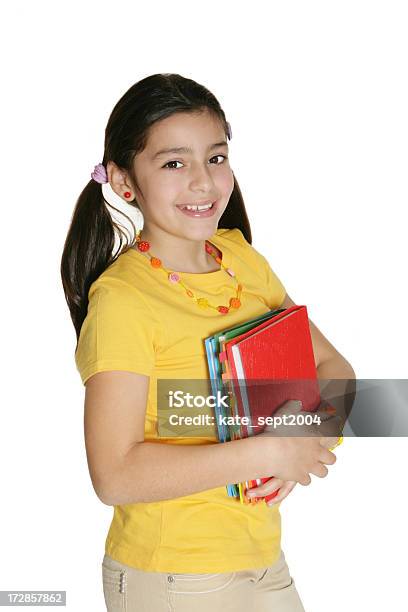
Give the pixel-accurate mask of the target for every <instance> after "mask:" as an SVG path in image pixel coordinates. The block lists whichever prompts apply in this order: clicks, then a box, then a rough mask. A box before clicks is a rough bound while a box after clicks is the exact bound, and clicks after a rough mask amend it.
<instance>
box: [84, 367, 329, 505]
mask: <svg viewBox="0 0 408 612" xmlns="http://www.w3.org/2000/svg"><path fill="white" fill-rule="evenodd" d="M148 389H149V377H148V376H145V375H142V374H136V373H133V372H127V371H109V372H98V373H97V374H94V375H93V376H91V377H90V378H89V379H88V381H87V382H86V394H85V419H84V424H85V443H86V452H87V458H88V465H89V470H90V475H91V479H92V483H93V486H94V489H95V492H96V494H97V495H98V497H99V499H100V500H101V501H102V502H104V503H105V504H108V505H118V504H131V503H138V502H153V501H159V500H165V499H172V498H175V497H182V496H184V495H191V494H193V493H198V492H200V491H204V490H207V489H212V488H215V487H220V486H224V485H226V484H228V483H234V482H244V481H245V480H251V479H255V478H263V477H266V476H270V475H271V474H273V475H276V476H277V477H279V478H282V479H283V480H296V481H297V482H300V483H301V484H305V485H307V484H310V477H309V472H312V473H314V474H316V475H317V476H319V477H323V476H325V475H326V474H327V468H325V466H324V465H323V462H324V463H334V461H335V459H336V458H335V455H333V454H332V453H330V452H329V451H328V450H326V449H325V448H324V447H323V446H321V445H320V444H319V439H318V438H316V437H315V438H290V437H289V438H277V437H275V438H274V437H270V436H265V435H263V434H261V435H258V436H254V437H251V438H245V439H242V440H235V441H231V442H225V443H223V444H198V445H182V444H171V443H161V442H160V441H157V442H155V441H154V442H145V441H144V433H145V412H146V404H147V396H148ZM296 440H297V442H296ZM289 466H290V467H289Z"/></svg>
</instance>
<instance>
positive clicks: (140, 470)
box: [103, 437, 274, 505]
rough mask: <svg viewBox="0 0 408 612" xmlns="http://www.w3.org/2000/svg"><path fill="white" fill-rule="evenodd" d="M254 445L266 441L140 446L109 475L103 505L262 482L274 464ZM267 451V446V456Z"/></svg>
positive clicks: (151, 443) (135, 501)
mask: <svg viewBox="0 0 408 612" xmlns="http://www.w3.org/2000/svg"><path fill="white" fill-rule="evenodd" d="M259 444H261V445H262V444H265V441H264V440H260V439H258V440H256V439H255V437H252V438H245V439H242V440H234V441H231V442H224V443H213V444H198V445H182V444H166V443H159V442H140V443H138V444H136V445H134V446H133V447H132V448H131V450H130V451H129V452H128V454H127V455H126V456H125V457H124V460H123V462H122V464H121V466H120V467H119V468H118V469H117V470H116V473H115V474H114V475H113V476H112V478H111V484H110V485H109V493H108V494H107V495H106V496H105V499H104V500H103V501H105V503H107V504H109V505H117V504H131V503H138V502H152V501H160V500H165V499H172V498H175V497H182V496H184V495H191V494H193V493H198V492H200V491H204V490H206V489H212V488H215V487H220V486H223V485H224V486H225V485H226V484H228V483H238V482H243V481H245V480H250V479H254V478H261V477H262V476H264V475H265V473H266V472H267V471H268V470H270V471H271V472H272V473H273V463H274V461H273V457H271V456H269V457H268V458H267V461H265V458H264V457H263V455H262V452H260V447H259V446H257V448H255V445H259ZM270 448H271V446H270V443H269V444H268V449H267V450H268V452H269V455H270V454H271V451H270ZM261 457H262V459H261ZM265 463H267V465H268V467H266V465H265Z"/></svg>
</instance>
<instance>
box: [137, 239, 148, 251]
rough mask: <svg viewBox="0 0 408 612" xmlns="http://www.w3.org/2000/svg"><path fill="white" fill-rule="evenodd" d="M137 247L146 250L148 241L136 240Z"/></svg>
mask: <svg viewBox="0 0 408 612" xmlns="http://www.w3.org/2000/svg"><path fill="white" fill-rule="evenodd" d="M137 248H138V249H139V251H143V252H145V251H148V250H149V249H150V242H147V240H141V241H140V242H138V244H137Z"/></svg>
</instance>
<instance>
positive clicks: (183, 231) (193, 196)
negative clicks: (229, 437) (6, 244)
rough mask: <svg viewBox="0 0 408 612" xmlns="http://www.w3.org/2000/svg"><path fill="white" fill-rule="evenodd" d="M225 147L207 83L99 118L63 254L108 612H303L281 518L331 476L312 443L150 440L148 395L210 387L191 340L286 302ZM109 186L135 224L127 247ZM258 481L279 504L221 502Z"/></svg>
mask: <svg viewBox="0 0 408 612" xmlns="http://www.w3.org/2000/svg"><path fill="white" fill-rule="evenodd" d="M230 138H231V127H230V125H229V123H228V122H227V121H226V118H225V114H224V112H223V110H222V109H221V107H220V105H219V103H218V101H217V100H216V98H215V97H214V96H213V95H212V94H211V93H210V92H209V91H208V90H207V89H206V88H205V87H203V86H202V85H200V84H198V83H196V82H195V81H193V80H190V79H186V78H183V77H182V76H180V75H177V74H156V75H152V76H149V77H146V78H145V79H143V80H141V81H139V82H138V83H136V84H135V85H133V86H132V87H131V88H130V89H129V90H128V91H127V92H126V93H125V94H124V95H123V96H122V98H121V99H120V100H119V101H118V103H117V104H116V106H115V107H114V109H113V111H112V113H111V115H110V118H109V120H108V124H107V127H106V132H105V149H104V155H103V159H102V162H101V164H98V165H97V166H96V167H95V170H94V172H93V173H92V179H91V180H90V181H89V183H88V184H87V185H86V187H85V188H84V190H83V191H82V193H81V195H80V197H79V199H78V202H77V204H76V207H75V210H74V214H73V218H72V222H71V226H70V228H69V232H68V235H67V239H66V242H65V246H64V252H63V256H62V262H61V273H62V281H63V286H64V292H65V295H66V299H67V302H68V306H69V309H70V313H71V317H72V321H73V323H74V327H75V330H76V335H77V347H76V353H75V359H76V364H77V367H78V370H79V373H80V375H81V379H82V382H83V384H84V385H85V442H86V452H87V458H88V465H89V470H90V476H91V479H92V483H93V486H94V489H95V492H96V494H97V495H98V497H99V498H100V500H101V501H102V502H103V503H105V504H108V505H112V506H113V507H114V513H113V518H112V523H111V525H110V529H109V532H108V534H107V538H106V544H105V555H104V558H103V562H102V576H103V587H104V595H105V601H106V605H107V609H108V611H119V610H128V611H130V610H148V611H149V612H155V611H159V610H160V611H164V610H174V611H177V612H178V611H180V612H181V611H187V610H188V611H189V612H190V611H191V610H195V612H200V611H204V610H206V611H207V610H209V609H212V610H223V611H224V612H225V611H227V610H234V611H235V612H237V611H244V610H245V611H247V610H248V609H254V610H257V611H258V612H259V611H261V610H273V611H275V612H283V611H289V610H290V611H291V612H296V611H300V610H303V606H302V604H301V601H300V599H299V596H298V593H297V590H296V587H295V583H294V581H293V578H292V577H291V576H290V573H289V570H288V566H287V564H286V561H285V557H284V554H283V551H282V550H281V546H280V541H281V523H280V514H279V503H280V502H281V501H282V499H284V497H285V496H286V495H287V494H288V493H289V492H290V491H291V490H292V489H293V487H294V485H295V483H296V482H299V483H301V484H303V485H307V484H309V483H310V481H311V478H310V474H315V475H316V476H318V477H324V476H326V474H327V472H328V470H327V467H326V466H325V464H326V465H329V464H333V463H334V462H335V459H336V458H335V455H334V454H333V453H331V452H330V451H329V450H328V449H327V448H326V447H325V445H324V444H323V443H322V441H321V439H319V438H318V437H299V438H294V437H292V438H291V437H288V438H277V437H270V436H268V435H264V434H261V435H259V436H255V437H252V438H248V439H242V440H235V441H230V442H226V443H223V444H217V440H216V438H215V437H214V438H205V437H203V438H200V437H191V438H188V437H172V438H165V437H160V436H159V435H158V419H157V395H156V394H157V391H156V387H157V381H158V380H159V379H191V380H193V379H207V378H208V371H207V361H206V355H205V349H204V342H203V340H204V338H206V337H208V336H209V335H212V334H213V333H214V332H217V331H219V330H220V329H223V328H226V327H230V326H234V325H236V324H238V323H240V322H243V321H246V320H248V319H250V318H253V317H255V316H258V315H261V314H263V313H266V312H268V311H269V310H270V309H275V308H278V307H280V306H281V305H282V304H283V303H284V300H286V299H289V298H288V296H286V291H285V288H284V286H283V284H282V283H281V282H280V280H279V279H278V277H277V276H276V275H275V273H274V272H273V270H272V269H271V267H270V266H269V264H268V262H267V260H266V259H265V258H264V257H263V256H262V255H261V254H260V253H259V252H258V251H257V250H256V249H255V248H254V247H253V246H252V238H251V230H250V225H249V221H248V217H247V214H246V210H245V206H244V201H243V198H242V195H241V191H240V189H239V186H238V182H237V179H236V177H235V176H234V173H233V171H232V169H231V166H230V163H229V144H228V140H229V139H230ZM104 183H109V185H110V187H111V188H112V189H113V190H114V192H115V193H116V194H117V195H118V196H119V197H121V198H122V199H123V201H124V202H126V203H128V204H130V205H131V206H134V207H136V208H138V209H139V211H140V212H141V213H142V215H143V229H142V231H141V232H140V231H139V232H137V233H136V236H135V240H133V241H132V242H131V243H126V244H125V246H123V239H124V237H125V234H124V232H123V229H122V227H121V226H120V225H119V224H118V223H117V222H115V221H114V220H113V219H112V216H111V214H110V212H109V207H111V205H110V204H109V203H108V202H107V200H106V199H105V197H104V193H103V184H104ZM115 236H116V237H117V236H119V237H120V247H119V249H118V250H117V251H116V252H115V253H113V250H114V244H115ZM316 337H317V336H316V335H315V336H314V338H315V339H316ZM322 338H323V337H322V336H319V339H320V342H321V341H322V340H321V339H322ZM315 341H316V340H315ZM316 346H317V345H315V348H316ZM319 346H321V345H319ZM325 346H326V347H327V346H329V345H328V343H327V341H326V345H325ZM330 346H331V345H330ZM271 474H274V475H275V478H274V479H272V480H271V481H270V482H269V483H268V484H267V485H263V489H262V491H261V492H260V493H259V494H260V495H261V494H262V495H265V494H267V493H270V492H271V491H273V490H276V489H278V488H280V494H279V496H278V497H277V498H276V503H275V504H272V505H267V504H266V503H264V502H261V503H257V504H241V503H239V502H237V500H236V499H235V498H231V497H229V496H228V495H227V491H226V487H225V485H226V484H228V483H233V482H241V481H245V480H250V479H255V478H262V477H266V476H270V475H271Z"/></svg>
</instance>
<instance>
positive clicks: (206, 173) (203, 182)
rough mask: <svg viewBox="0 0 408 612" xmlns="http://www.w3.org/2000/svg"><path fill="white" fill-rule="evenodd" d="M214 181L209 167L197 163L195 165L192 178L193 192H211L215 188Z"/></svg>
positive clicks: (191, 187)
mask: <svg viewBox="0 0 408 612" xmlns="http://www.w3.org/2000/svg"><path fill="white" fill-rule="evenodd" d="M213 184H214V183H213V179H212V176H211V172H210V169H209V167H207V166H205V165H203V164H200V163H197V164H193V165H192V168H191V176H190V189H191V190H192V191H204V192H207V193H208V192H209V191H211V188H212V186H213Z"/></svg>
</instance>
